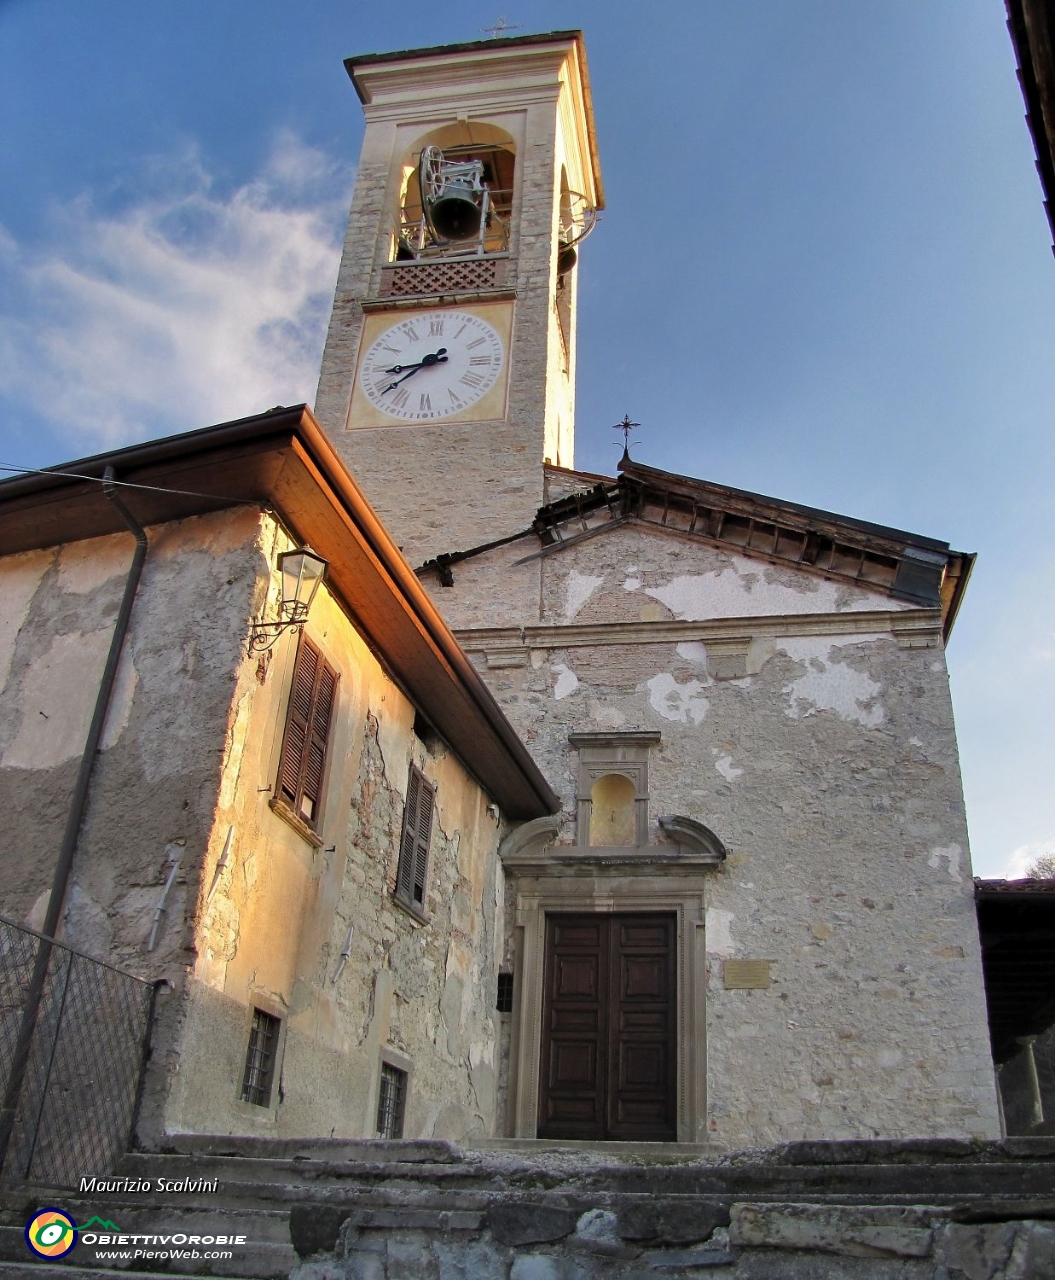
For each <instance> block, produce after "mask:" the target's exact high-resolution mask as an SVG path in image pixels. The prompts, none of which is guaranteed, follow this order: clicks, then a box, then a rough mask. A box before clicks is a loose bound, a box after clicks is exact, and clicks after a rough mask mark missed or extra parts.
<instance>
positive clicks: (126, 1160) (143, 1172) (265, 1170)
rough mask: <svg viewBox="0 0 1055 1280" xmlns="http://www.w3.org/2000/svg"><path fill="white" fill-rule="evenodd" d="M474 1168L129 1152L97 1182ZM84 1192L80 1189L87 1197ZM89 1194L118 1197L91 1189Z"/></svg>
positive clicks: (438, 1175)
mask: <svg viewBox="0 0 1055 1280" xmlns="http://www.w3.org/2000/svg"><path fill="white" fill-rule="evenodd" d="M477 1172H478V1171H477V1166H476V1165H473V1164H466V1163H454V1162H446V1161H445V1162H443V1163H439V1164H433V1163H429V1162H425V1161H395V1160H387V1159H386V1160H380V1161H368V1160H336V1159H329V1158H326V1159H311V1158H307V1157H302V1158H297V1159H288V1158H275V1159H269V1158H267V1157H265V1156H262V1155H261V1156H255V1155H254V1156H232V1155H219V1154H203V1155H193V1154H189V1153H188V1154H155V1153H153V1152H149V1153H148V1152H130V1153H129V1154H127V1155H125V1156H123V1157H122V1159H121V1163H120V1164H119V1166H118V1168H117V1170H116V1171H115V1172H114V1173H113V1174H110V1175H107V1177H106V1178H105V1179H100V1182H106V1183H111V1184H112V1183H114V1182H115V1181H120V1180H121V1179H125V1178H128V1179H133V1180H137V1181H145V1182H149V1183H150V1184H151V1185H152V1186H155V1185H156V1183H157V1180H158V1179H164V1180H165V1182H166V1183H176V1184H187V1183H195V1182H202V1181H204V1182H205V1183H209V1182H212V1181H217V1182H218V1183H219V1184H220V1185H219V1186H218V1187H217V1191H219V1190H220V1189H221V1187H223V1186H226V1185H228V1184H229V1183H230V1182H232V1181H235V1180H236V1181H238V1182H239V1183H249V1182H255V1183H260V1184H276V1183H283V1184H286V1185H289V1186H297V1185H300V1184H304V1185H309V1184H310V1185H318V1184H324V1183H326V1182H327V1181H331V1182H333V1181H339V1180H343V1179H347V1178H361V1179H362V1180H363V1181H367V1182H368V1181H370V1180H378V1179H391V1178H408V1179H412V1180H416V1181H431V1180H436V1179H441V1180H442V1179H447V1180H461V1179H466V1178H472V1177H475V1176H477ZM88 1190H89V1188H85V1192H87V1191H88ZM91 1190H92V1191H93V1193H95V1194H100V1195H105V1194H121V1191H120V1190H118V1191H116V1192H106V1191H102V1190H97V1189H96V1188H91ZM170 1194H178V1195H194V1196H199V1195H202V1194H204V1195H212V1194H214V1193H213V1192H212V1191H210V1190H209V1189H208V1188H207V1187H206V1188H198V1189H191V1190H185V1191H184V1190H180V1188H179V1186H177V1187H176V1188H174V1189H173V1190H172V1191H171V1192H170Z"/></svg>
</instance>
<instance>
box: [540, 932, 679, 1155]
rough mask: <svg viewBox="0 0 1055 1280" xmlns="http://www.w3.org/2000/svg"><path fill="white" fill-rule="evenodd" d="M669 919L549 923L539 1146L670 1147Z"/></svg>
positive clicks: (672, 972)
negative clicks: (555, 1142)
mask: <svg viewBox="0 0 1055 1280" xmlns="http://www.w3.org/2000/svg"><path fill="white" fill-rule="evenodd" d="M676 937H677V931H676V927H675V917H674V916H673V915H666V914H661V913H647V914H646V913H640V914H634V915H550V916H547V918H546V962H545V992H544V996H543V1004H542V1062H541V1070H540V1072H539V1077H540V1086H539V1091H540V1096H539V1126H538V1136H539V1137H540V1138H584V1139H591V1138H592V1139H594V1140H604V1139H608V1140H616V1139H621V1140H623V1141H641V1142H656V1141H673V1140H674V1139H675V1138H676V1136H677V1128H676V1126H677V1108H676V1080H677V1076H676V1054H675V1043H676V1025H675V1023H676V1003H675V989H676V975H677V964H676V945H675V944H676Z"/></svg>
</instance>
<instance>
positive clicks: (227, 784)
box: [218, 693, 252, 809]
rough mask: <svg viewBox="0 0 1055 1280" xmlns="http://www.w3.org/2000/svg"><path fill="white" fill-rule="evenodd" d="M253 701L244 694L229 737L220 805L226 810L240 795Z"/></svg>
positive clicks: (222, 771)
mask: <svg viewBox="0 0 1055 1280" xmlns="http://www.w3.org/2000/svg"><path fill="white" fill-rule="evenodd" d="M251 702H252V699H251V698H250V696H249V694H247V693H243V694H242V696H241V697H240V698H239V699H238V707H237V709H236V711H235V715H234V723H233V724H232V725H231V727H230V729H229V731H228V735H227V751H226V753H225V754H226V758H225V759H224V762H223V769H222V770H221V775H220V795H219V800H218V804H219V805H220V807H221V808H223V809H226V808H229V807H230V806H231V805H233V804H234V799H235V796H236V795H237V793H238V779H239V776H240V774H241V772H242V753H243V752H244V751H245V741H246V738H247V737H248V734H249V709H250V704H251Z"/></svg>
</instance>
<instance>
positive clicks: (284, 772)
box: [275, 632, 337, 827]
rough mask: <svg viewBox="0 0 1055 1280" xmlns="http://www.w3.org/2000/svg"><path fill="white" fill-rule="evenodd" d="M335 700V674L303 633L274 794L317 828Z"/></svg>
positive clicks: (294, 671)
mask: <svg viewBox="0 0 1055 1280" xmlns="http://www.w3.org/2000/svg"><path fill="white" fill-rule="evenodd" d="M336 698H337V672H336V671H334V669H333V667H331V666H330V664H329V663H328V662H327V661H326V659H325V658H324V657H323V656H322V654H321V653H320V652H319V650H318V649H317V648H316V647H315V645H313V644H312V642H311V641H310V640H309V639H308V637H307V636H306V635H304V633H303V632H301V636H300V644H299V645H298V647H297V661H296V663H295V665H294V667H293V686H292V688H291V689H290V694H289V709H288V710H287V712H286V730H285V733H284V734H283V736H282V754H281V756H280V757H279V763H278V782H277V784H276V786H275V797H276V799H278V800H280V801H281V802H283V803H284V804H286V805H288V806H289V808H290V809H292V810H293V812H294V813H295V814H296V815H297V817H298V818H301V819H303V821H304V822H306V823H307V824H308V825H309V826H311V827H316V826H318V819H319V811H320V807H321V801H322V786H323V781H324V779H325V774H326V744H327V742H328V741H329V737H330V721H331V719H332V717H333V707H334V703H335V701H336Z"/></svg>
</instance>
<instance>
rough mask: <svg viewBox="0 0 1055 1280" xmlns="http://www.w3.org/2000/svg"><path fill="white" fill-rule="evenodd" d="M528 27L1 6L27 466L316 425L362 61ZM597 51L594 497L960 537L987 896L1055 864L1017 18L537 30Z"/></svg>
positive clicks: (840, 8) (714, 21) (1038, 236)
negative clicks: (645, 498)
mask: <svg viewBox="0 0 1055 1280" xmlns="http://www.w3.org/2000/svg"><path fill="white" fill-rule="evenodd" d="M502 14H503V10H502V9H500V8H496V9H492V8H488V7H487V6H485V5H482V4H479V3H476V0H469V2H467V3H465V4H463V5H460V6H457V7H455V8H452V7H451V6H444V5H435V4H425V3H421V2H419V0H404V3H402V4H401V5H399V6H390V5H373V6H366V5H357V4H354V3H349V2H348V0H345V2H344V3H341V4H338V3H334V2H332V0H313V2H312V3H311V4H309V5H303V6H293V5H291V4H289V3H288V0H281V2H280V0H251V2H250V0H221V3H216V0H209V3H205V2H204V0H181V2H180V3H178V4H176V3H173V2H172V0H153V2H152V3H150V4H143V3H142V0H107V2H106V3H105V4H95V5H92V4H86V3H84V0H0V58H2V60H3V65H4V68H5V73H4V76H3V78H2V79H0V121H2V122H3V146H2V147H0V461H2V462H4V463H8V464H12V463H13V464H17V465H22V466H43V465H49V464H53V463H58V462H62V461H66V460H68V459H72V458H76V457H78V456H83V455H84V454H88V453H91V452H95V451H98V450H99V449H102V448H106V447H108V446H110V445H117V444H122V443H127V442H130V441H133V440H139V439H146V438H149V437H151V436H156V435H162V434H167V433H170V432H174V431H181V430H189V429H192V428H195V427H199V426H203V425H206V424H208V423H210V422H216V421H221V420H223V419H225V418H229V417H236V416H241V415H243V414H246V413H250V412H255V411H257V410H259V409H263V408H267V407H270V406H271V405H273V404H277V403H294V402H296V401H298V400H302V399H304V400H308V401H309V402H310V401H311V400H312V399H313V396H314V386H315V380H316V376H317V371H318V362H319V359H320V355H321V344H322V334H323V327H324V324H325V318H326V313H327V310H328V307H329V302H330V297H331V295H332V290H333V284H334V279H335V273H336V267H337V255H338V252H339V244H340V238H341V235H342V231H343V225H342V224H343V221H344V217H345V214H346V211H347V204H348V200H349V197H350V191H351V183H352V179H353V176H354V168H355V164H356V159H357V156H358V149H359V144H360V142H361V138H362V127H361V122H360V114H359V104H358V100H357V99H356V97H355V93H354V91H353V89H352V87H351V84H350V82H349V81H348V79H347V77H346V75H345V72H344V68H343V65H342V59H343V58H344V57H345V56H348V55H350V54H357V53H368V52H376V51H382V50H389V49H399V48H412V47H419V46H425V45H430V44H438V43H447V42H451V41H460V40H472V39H477V38H480V36H481V28H484V27H486V26H488V25H490V24H493V23H494V22H496V21H497V19H498V18H499V16H500V15H502ZM504 16H505V17H506V19H507V20H508V21H509V22H510V23H515V24H521V25H522V28H523V29H524V30H525V31H546V30H553V29H560V28H568V27H574V26H579V27H582V28H583V30H584V31H585V34H586V43H587V52H588V56H589V62H590V74H591V80H592V85H593V93H594V105H595V109H596V115H597V133H598V139H599V144H600V150H601V165H602V171H603V174H604V180H605V188H606V194H607V198H608V210H607V212H606V214H605V217H604V220H603V222H602V223H601V225H600V227H599V228H598V230H597V231H596V232H595V234H594V235H593V237H592V238H591V239H590V241H589V242H588V244H587V245H585V246H584V247H583V251H582V255H581V267H580V277H579V282H580V314H579V361H580V367H579V387H578V425H577V437H578V446H577V465H578V466H580V467H582V468H583V469H587V470H596V471H605V472H608V471H611V470H612V468H613V467H614V464H615V462H616V460H617V458H618V449H617V441H618V439H619V437H618V436H617V434H616V433H615V432H613V431H611V430H610V426H611V424H612V423H615V422H617V421H618V420H619V419H621V418H622V416H623V414H624V413H629V414H630V415H631V417H632V418H634V419H636V420H637V421H639V422H640V423H641V424H642V425H641V429H640V431H638V432H637V433H636V435H637V438H638V440H639V442H640V443H639V444H638V445H637V446H636V447H635V449H634V454H635V457H637V458H638V459H639V460H640V461H643V462H647V463H650V464H652V465H655V466H659V467H663V468H666V469H669V470H673V471H679V472H683V473H686V474H690V475H696V476H702V477H706V478H708V479H712V480H716V481H719V482H722V483H727V484H733V485H737V486H740V487H742V488H746V489H753V490H756V491H758V492H762V493H768V494H773V495H776V496H779V497H783V498H788V499H791V500H794V501H797V502H803V503H808V504H812V505H815V506H821V507H827V508H829V509H831V510H835V511H840V512H845V513H846V514H849V515H853V516H858V517H860V518H863V519H868V520H874V521H877V522H880V523H884V524H890V525H895V526H898V527H901V528H907V529H911V530H913V531H915V532H918V533H922V534H926V535H929V536H932V537H937V538H943V539H946V540H947V541H949V542H951V543H952V544H953V545H954V546H955V547H956V548H958V549H961V550H969V551H977V552H978V553H979V563H978V567H977V570H976V573H975V577H974V579H973V581H972V584H971V587H970V590H969V591H968V594H967V598H966V601H965V604H964V608H963V611H962V613H961V616H960V620H959V622H958V624H957V628H956V632H955V634H954V636H953V638H952V642H951V645H950V649H949V664H950V669H951V672H952V679H953V692H954V699H955V706H956V714H957V725H958V731H959V735H960V743H961V749H962V755H963V769H964V783H965V792H966V796H967V804H968V819H969V822H970V826H971V834H972V842H973V850H974V859H975V867H976V870H977V871H979V872H980V873H982V874H986V875H999V874H1003V873H1005V872H1007V873H1013V872H1015V871H1016V870H1021V867H1022V865H1023V863H1024V861H1025V860H1026V859H1028V857H1029V856H1030V854H1031V853H1036V852H1040V851H1043V850H1055V803H1053V799H1052V797H1053V794H1055V786H1053V785H1052V777H1053V775H1055V744H1053V742H1052V736H1053V734H1052V726H1053V725H1055V694H1053V680H1052V675H1053V672H1055V603H1053V598H1055V590H1053V585H1055V553H1053V552H1052V549H1051V541H1050V539H1049V537H1048V536H1047V534H1048V526H1049V524H1050V519H1051V517H1050V510H1051V500H1050V490H1051V482H1052V475H1053V473H1055V467H1053V463H1055V457H1053V454H1055V443H1053V439H1055V437H1053V433H1052V431H1051V419H1052V415H1053V411H1055V391H1053V386H1052V377H1051V371H1052V367H1053V363H1055V361H1053V353H1055V261H1053V258H1052V254H1051V250H1050V237H1049V232H1048V228H1047V224H1046V221H1045V218H1044V214H1043V208H1042V202H1041V193H1040V189H1039V185H1038V182H1037V178H1036V174H1035V172H1034V166H1033V153H1032V147H1031V143H1030V139H1029V135H1028V132H1027V130H1026V127H1025V124H1024V122H1023V119H1022V115H1023V108H1022V101H1021V97H1020V95H1019V91H1018V86H1017V84H1016V81H1015V70H1014V59H1013V55H1012V50H1011V44H1010V40H1009V38H1008V35H1007V32H1006V29H1005V26H1004V12H1003V5H1002V3H1000V0H985V2H984V3H983V2H982V0H928V3H926V4H921V3H919V0H884V2H883V3H882V4H865V3H864V2H863V0H745V2H743V3H739V4H732V5H731V4H728V3H725V2H724V0H722V2H719V0H695V2H693V3H690V2H689V0H673V2H671V3H663V4H652V5H640V4H628V3H607V4H601V3H599V2H596V0H586V2H584V3H579V4H568V3H564V4H559V5H558V4H552V3H542V2H536V0H524V2H523V3H521V4H520V5H519V7H516V8H514V7H512V6H507V7H506V8H505V9H504Z"/></svg>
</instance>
